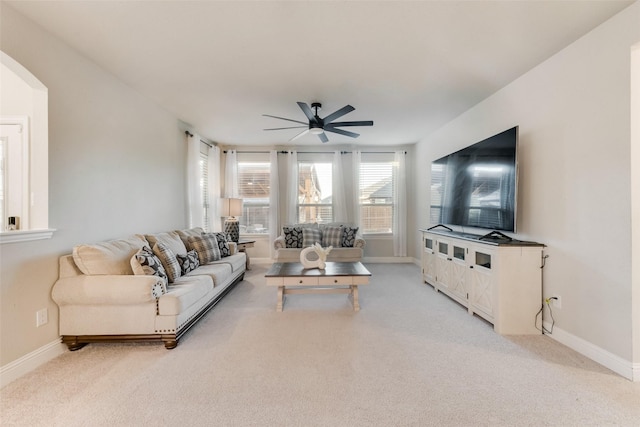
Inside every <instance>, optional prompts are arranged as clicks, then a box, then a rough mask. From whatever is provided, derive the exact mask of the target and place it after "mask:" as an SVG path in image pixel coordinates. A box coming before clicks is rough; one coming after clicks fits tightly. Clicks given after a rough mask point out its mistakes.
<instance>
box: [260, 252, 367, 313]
mask: <svg viewBox="0 0 640 427" xmlns="http://www.w3.org/2000/svg"><path fill="white" fill-rule="evenodd" d="M265 277H266V278H267V285H268V286H277V287H278V303H277V305H276V310H277V311H282V307H283V305H284V296H285V295H288V294H328V293H331V294H349V299H350V300H351V303H352V304H353V310H354V311H359V310H360V303H359V302H358V286H359V285H368V284H369V278H370V277H371V273H370V272H369V270H367V269H366V268H365V267H364V265H362V263H360V262H327V263H326V268H325V269H324V270H320V269H317V268H311V269H305V268H304V267H303V266H302V264H300V263H299V262H277V263H275V264H273V265H272V266H271V268H270V269H269V271H267V273H266V274H265Z"/></svg>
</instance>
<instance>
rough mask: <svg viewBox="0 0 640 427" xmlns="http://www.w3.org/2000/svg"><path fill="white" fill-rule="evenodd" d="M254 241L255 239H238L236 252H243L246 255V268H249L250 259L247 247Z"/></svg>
mask: <svg viewBox="0 0 640 427" xmlns="http://www.w3.org/2000/svg"><path fill="white" fill-rule="evenodd" d="M255 243H256V241H255V240H248V239H240V240H239V241H238V252H244V254H245V255H246V256H247V264H246V269H247V270H251V261H250V260H249V252H247V249H248V248H252V247H253V245H254V244H255Z"/></svg>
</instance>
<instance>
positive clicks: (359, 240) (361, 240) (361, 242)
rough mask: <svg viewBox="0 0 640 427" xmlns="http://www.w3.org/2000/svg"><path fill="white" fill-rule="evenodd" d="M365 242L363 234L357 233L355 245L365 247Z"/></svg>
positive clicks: (355, 246)
mask: <svg viewBox="0 0 640 427" xmlns="http://www.w3.org/2000/svg"><path fill="white" fill-rule="evenodd" d="M365 244H366V242H365V241H364V237H362V236H361V235H356V238H355V240H354V241H353V247H354V248H361V249H364V245H365Z"/></svg>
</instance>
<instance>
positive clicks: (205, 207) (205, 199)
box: [200, 144, 211, 231]
mask: <svg viewBox="0 0 640 427" xmlns="http://www.w3.org/2000/svg"><path fill="white" fill-rule="evenodd" d="M207 153H208V151H207V146H206V145H204V144H200V191H201V192H202V193H201V194H202V220H203V221H202V222H203V224H204V226H203V228H204V230H205V231H211V230H209V215H210V213H211V210H210V205H209V155H208V154H207Z"/></svg>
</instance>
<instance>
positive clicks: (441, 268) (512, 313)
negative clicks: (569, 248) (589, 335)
mask: <svg viewBox="0 0 640 427" xmlns="http://www.w3.org/2000/svg"><path fill="white" fill-rule="evenodd" d="M420 231H421V232H422V278H423V280H424V281H425V283H428V284H430V285H431V286H433V288H434V289H435V290H436V291H439V292H442V293H444V294H446V295H447V296H449V297H450V298H452V299H453V300H455V301H457V302H458V303H460V304H462V305H463V306H464V307H466V308H467V310H468V311H469V314H472V315H473V314H477V315H478V316H480V317H482V318H484V319H486V320H487V321H488V322H490V323H492V324H493V329H494V330H495V331H496V332H497V333H499V334H501V335H525V334H526V335H531V334H541V333H542V332H541V331H540V330H539V329H538V328H537V327H536V315H537V313H538V311H539V310H540V307H541V306H542V269H541V265H542V250H543V248H544V245H542V244H539V243H534V242H523V241H518V240H510V239H508V238H506V239H505V238H503V237H506V236H504V235H501V234H500V233H497V234H496V235H495V236H489V237H487V238H485V239H480V237H481V236H477V235H472V234H466V233H457V232H449V231H440V230H420Z"/></svg>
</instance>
